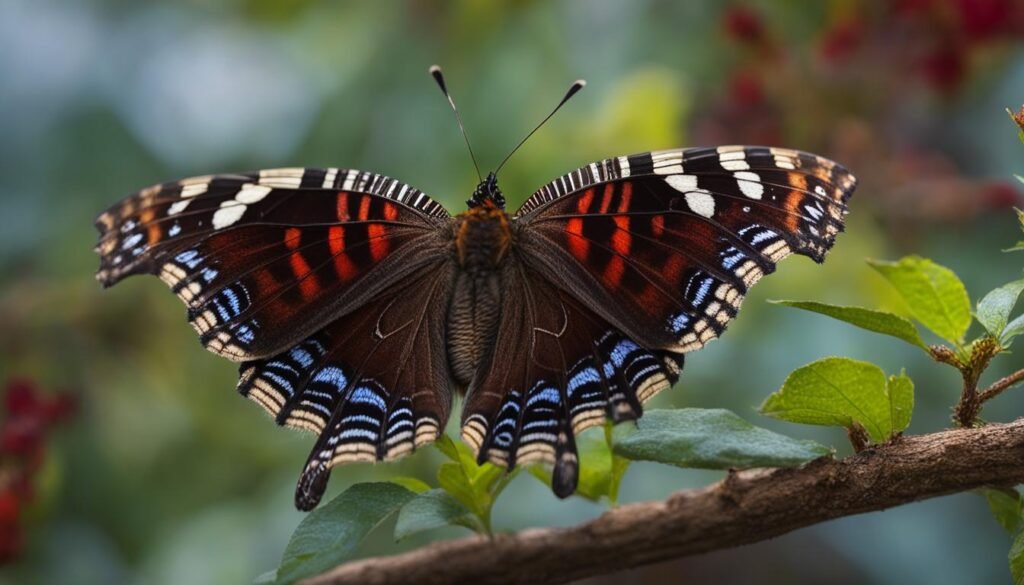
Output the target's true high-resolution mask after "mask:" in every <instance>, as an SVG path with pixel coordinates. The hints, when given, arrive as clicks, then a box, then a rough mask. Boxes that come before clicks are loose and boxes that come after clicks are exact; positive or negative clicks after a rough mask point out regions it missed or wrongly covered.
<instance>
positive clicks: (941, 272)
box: [869, 256, 971, 343]
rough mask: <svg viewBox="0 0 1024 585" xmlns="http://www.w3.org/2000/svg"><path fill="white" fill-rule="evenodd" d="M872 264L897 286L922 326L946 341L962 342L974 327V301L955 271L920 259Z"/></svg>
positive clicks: (874, 262)
mask: <svg viewBox="0 0 1024 585" xmlns="http://www.w3.org/2000/svg"><path fill="white" fill-rule="evenodd" d="M869 264H870V265H871V267H872V268H874V269H875V270H877V271H878V273H879V274H881V275H882V276H883V277H885V279H886V280H888V281H889V283H890V284H892V285H893V287H895V289H896V291H897V292H898V293H899V294H900V296H901V297H902V298H903V301H904V302H905V303H906V305H907V308H908V309H909V310H910V314H911V315H912V316H913V317H914V318H915V319H917V320H918V321H919V322H920V323H921V324H922V325H924V326H925V327H927V328H928V329H930V330H931V331H932V332H933V333H935V334H936V335H938V336H939V337H941V338H943V339H945V340H946V341H949V342H953V343H960V342H962V341H963V337H964V333H966V332H967V328H968V327H970V325H971V301H970V298H968V296H967V289H965V288H964V284H963V283H962V282H960V279H959V278H957V276H956V274H954V273H953V271H952V270H950V269H948V268H946V267H945V266H940V265H939V264H936V263H934V262H932V261H931V260H928V259H927V258H921V257H920V256H907V257H905V258H901V259H900V260H899V261H898V262H877V261H871V262H869Z"/></svg>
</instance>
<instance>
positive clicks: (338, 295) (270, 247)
mask: <svg viewBox="0 0 1024 585" xmlns="http://www.w3.org/2000/svg"><path fill="white" fill-rule="evenodd" d="M447 219H448V214H447V213H446V212H445V211H444V209H443V208H442V207H441V206H439V205H438V204H437V203H435V202H433V201H432V200H431V199H430V198H428V197H427V196H426V195H424V194H423V193H421V192H419V191H418V190H416V189H413V188H411V187H409V186H407V185H403V184H401V183H399V182H398V181H395V180H393V179H389V178H387V177H382V176H380V175H375V174H371V173H364V172H360V171H346V170H338V169H274V170H264V171H259V172H257V173H248V174H243V175H215V176H207V177H195V178H191V179H185V180H182V181H178V182H175V183H168V184H164V185H158V186H155V187H151V188H149V189H144V190H142V191H140V192H138V193H136V194H135V195H132V196H131V197H128V198H127V199H125V200H123V201H122V202H120V203H118V204H117V205H115V206H114V207H112V208H110V209H109V210H107V211H106V212H104V213H103V214H101V215H100V216H99V218H98V219H97V221H96V226H97V228H99V230H100V234H101V235H100V241H99V244H98V246H97V250H98V251H99V252H100V269H99V271H98V272H97V275H96V277H97V279H98V280H99V281H100V282H101V283H103V284H104V286H111V285H113V284H115V283H117V282H118V281H120V280H121V279H123V278H125V277H126V276H129V275H132V274H139V273H150V274H157V275H159V276H160V278H161V279H162V280H163V281H164V282H166V283H167V284H168V285H169V286H170V287H171V289H172V290H173V291H174V292H175V293H176V294H177V295H178V296H179V297H180V298H181V300H182V301H184V302H185V304H186V305H187V307H188V318H189V322H190V323H191V324H192V326H193V327H194V328H195V329H196V331H197V333H199V336H200V341H201V342H202V344H203V345H204V346H205V347H206V348H207V349H209V350H210V351H212V352H214V353H216V354H218V355H221V356H223V357H226V358H228V359H231V360H234V361H245V360H251V359H255V358H261V357H269V356H272V355H274V354H276V353H279V352H280V351H283V350H284V349H286V348H287V347H288V346H290V345H292V344H294V343H297V342H299V341H301V340H302V339H304V338H306V337H308V336H309V335H310V334H312V333H313V332H315V331H316V330H317V329H319V328H320V327H321V326H322V325H323V322H324V320H325V318H329V317H331V316H333V315H340V314H343V313H345V312H348V311H350V310H352V309H354V308H355V307H358V306H359V305H361V304H362V303H365V302H366V301H367V300H368V299H371V298H373V297H374V296H375V295H376V294H377V293H379V292H380V291H381V290H383V289H384V288H387V287H388V286H390V285H391V284H393V283H394V281H395V280H397V279H399V278H401V277H402V275H403V274H404V273H406V272H409V271H410V270H412V269H413V268H416V267H418V266H421V265H422V264H423V263H430V262H436V261H437V260H438V258H439V257H440V256H441V255H442V254H443V250H442V248H440V247H439V246H432V245H430V244H431V242H434V241H436V240H437V238H438V235H437V232H438V226H439V224H440V225H444V224H445V223H446V221H447Z"/></svg>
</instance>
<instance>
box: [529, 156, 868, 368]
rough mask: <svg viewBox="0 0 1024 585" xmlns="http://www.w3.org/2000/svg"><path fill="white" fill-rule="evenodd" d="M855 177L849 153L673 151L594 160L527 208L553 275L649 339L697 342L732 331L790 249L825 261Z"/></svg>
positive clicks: (681, 344)
mask: <svg viewBox="0 0 1024 585" xmlns="http://www.w3.org/2000/svg"><path fill="white" fill-rule="evenodd" d="M855 185H856V180H855V179H854V177H853V175H851V174H850V173H849V172H848V171H847V170H846V169H844V168H843V167H841V166H839V165H838V164H836V163H834V162H832V161H830V160H827V159H825V158H822V157H819V156H816V155H813V154H808V153H804V152H799V151H794V150H786V149H780V148H766V147H749V146H724V147H718V148H694V149H682V150H668V151H661V152H652V153H644V154H639V155H633V156H628V157H617V158H613V159H608V160H605V161H602V162H600V163H594V164H591V165H588V166H586V167H582V168H581V169H578V170H576V171H574V172H573V173H570V174H568V175H565V176H564V177H561V178H559V179H558V180H556V181H554V182H552V183H550V184H548V185H546V186H545V187H543V188H541V189H540V190H538V191H537V192H536V193H535V194H534V195H533V196H532V197H531V198H530V199H529V200H528V201H527V202H526V203H524V204H523V206H522V208H521V209H520V210H519V212H518V213H517V216H516V217H517V223H519V224H521V231H522V232H523V233H525V234H527V235H528V237H524V238H523V240H524V241H525V242H526V243H527V247H528V249H530V250H532V251H537V253H542V254H543V255H545V256H547V257H548V258H549V259H550V260H551V261H549V262H548V263H547V264H546V267H545V266H542V268H543V269H544V272H545V273H546V274H547V276H548V277H549V278H551V279H553V280H552V281H553V282H560V281H568V282H570V283H571V284H570V286H572V287H573V292H575V293H576V294H577V295H578V296H579V297H580V298H581V300H583V301H584V302H585V304H587V305H588V306H589V307H590V308H592V309H593V310H595V312H597V313H598V314H600V315H602V316H604V317H606V318H608V319H609V320H610V321H611V322H612V323H614V324H616V325H617V326H619V327H620V328H622V329H624V330H625V331H628V332H630V333H631V334H632V336H633V337H635V338H636V339H637V340H638V341H640V342H642V344H643V345H645V346H648V347H659V348H664V349H671V350H674V351H683V352H686V351H693V350H696V349H699V348H701V347H703V346H704V344H706V343H707V342H708V341H710V340H712V339H714V338H717V337H718V336H720V335H721V334H722V332H723V331H724V330H725V327H726V326H727V325H728V323H729V321H730V320H731V319H732V318H733V317H735V316H736V312H737V311H738V310H739V307H740V303H741V302H742V300H743V297H744V295H745V293H746V291H747V289H749V288H750V287H751V286H752V285H753V284H754V283H755V282H757V281H758V280H759V279H760V278H761V277H762V276H764V275H765V274H769V273H771V272H772V271H774V270H775V265H776V263H778V262H779V261H780V260H782V259H783V258H785V257H786V256H788V255H789V254H792V253H796V254H801V255H804V256H809V257H811V258H813V259H814V260H816V261H818V262H821V261H822V260H823V259H824V256H825V253H826V252H827V251H828V249H829V248H831V246H832V243H833V242H834V241H835V237H836V235H837V234H838V233H839V232H840V231H842V229H843V219H844V216H845V214H846V201H847V199H848V198H849V197H850V195H851V193H852V192H853V189H854V187H855ZM554 258H558V260H557V261H555V260H554ZM566 271H568V273H569V274H571V275H572V277H571V278H568V279H566V278H565V277H564V276H563V277H562V278H561V279H555V278H556V275H557V274H559V273H560V274H566Z"/></svg>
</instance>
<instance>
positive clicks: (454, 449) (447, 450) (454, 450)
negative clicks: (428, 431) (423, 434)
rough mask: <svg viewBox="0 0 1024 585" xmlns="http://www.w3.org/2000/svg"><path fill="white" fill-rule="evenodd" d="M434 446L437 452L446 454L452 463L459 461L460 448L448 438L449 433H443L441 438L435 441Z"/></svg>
mask: <svg viewBox="0 0 1024 585" xmlns="http://www.w3.org/2000/svg"><path fill="white" fill-rule="evenodd" d="M434 446H435V447H437V450H438V451H440V452H441V453H443V454H444V456H445V457H447V458H449V459H451V460H452V461H459V459H460V455H459V447H458V444H457V443H456V442H455V441H453V440H452V438H451V437H449V436H448V433H441V436H440V437H438V438H437V440H436V441H434Z"/></svg>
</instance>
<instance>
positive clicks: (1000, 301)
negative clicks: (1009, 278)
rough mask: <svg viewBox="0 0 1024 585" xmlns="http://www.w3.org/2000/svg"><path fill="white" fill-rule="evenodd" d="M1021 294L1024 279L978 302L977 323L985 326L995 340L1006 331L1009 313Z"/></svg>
mask: <svg viewBox="0 0 1024 585" xmlns="http://www.w3.org/2000/svg"><path fill="white" fill-rule="evenodd" d="M1021 292H1024V278H1022V279H1020V280H1015V281H1013V282H1011V283H1009V284H1005V285H1003V286H1001V287H999V288H997V289H995V290H993V291H992V292H990V293H988V294H987V295H985V298H983V299H981V300H980V301H978V311H977V318H978V322H979V323H981V324H982V325H984V326H985V329H987V330H988V332H989V333H991V334H992V335H993V336H994V337H996V338H997V339H998V338H1000V336H1001V335H1002V333H1003V330H1004V329H1006V322H1007V321H1009V320H1010V311H1012V310H1013V307H1014V305H1016V304H1017V299H1018V297H1020V294H1021Z"/></svg>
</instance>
